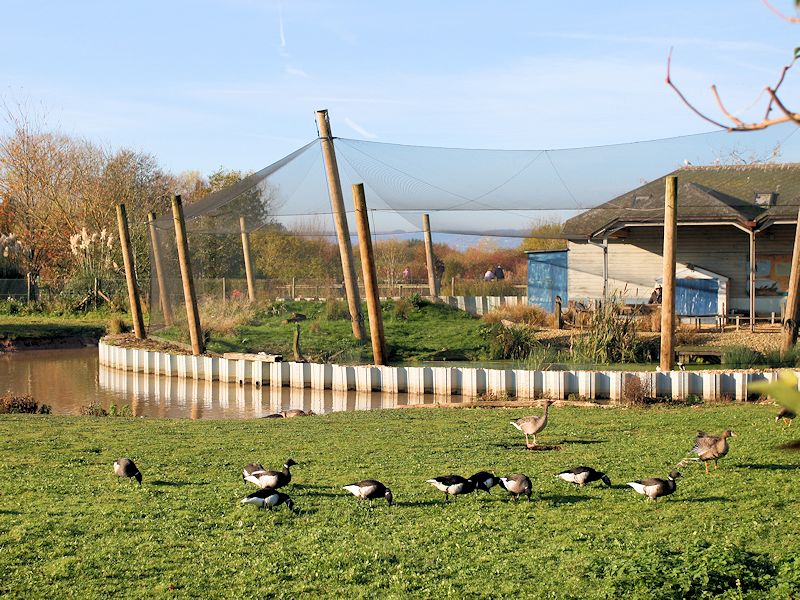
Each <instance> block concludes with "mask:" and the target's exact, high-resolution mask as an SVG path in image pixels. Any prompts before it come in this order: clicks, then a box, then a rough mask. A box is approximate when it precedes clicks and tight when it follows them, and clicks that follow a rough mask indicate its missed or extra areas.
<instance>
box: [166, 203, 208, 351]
mask: <svg viewBox="0 0 800 600" xmlns="http://www.w3.org/2000/svg"><path fill="white" fill-rule="evenodd" d="M172 217H173V219H174V221H175V245H176V246H177V248H178V263H179V264H180V266H181V281H182V283H183V298H184V302H185V304H186V318H187V321H188V325H189V337H190V338H191V341H192V354H194V355H195V356H199V355H200V354H202V353H203V352H205V344H204V342H203V335H202V331H201V329H200V312H199V311H198V309H197V296H196V295H195V292H194V280H193V279H192V265H191V262H190V261H189V239H188V238H187V236H186V222H185V221H184V218H183V205H182V204H181V197H180V196H178V195H176V196H175V197H174V198H173V199H172Z"/></svg>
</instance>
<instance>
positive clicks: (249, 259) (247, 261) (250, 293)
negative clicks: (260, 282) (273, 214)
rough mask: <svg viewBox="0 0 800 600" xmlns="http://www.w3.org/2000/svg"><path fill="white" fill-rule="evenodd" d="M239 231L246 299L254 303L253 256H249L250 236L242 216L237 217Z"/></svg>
mask: <svg viewBox="0 0 800 600" xmlns="http://www.w3.org/2000/svg"><path fill="white" fill-rule="evenodd" d="M239 230H240V231H241V232H242V254H243V255H244V273H245V275H246V276H247V298H248V299H249V300H250V302H255V301H256V281H255V277H254V275H253V256H252V255H251V254H250V235H249V234H248V233H247V223H246V222H245V220H244V215H242V216H240V217H239Z"/></svg>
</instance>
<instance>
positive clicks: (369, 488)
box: [342, 479, 394, 506]
mask: <svg viewBox="0 0 800 600" xmlns="http://www.w3.org/2000/svg"><path fill="white" fill-rule="evenodd" d="M342 489H343V490H347V491H348V492H350V493H351V494H353V496H355V497H356V498H361V500H369V503H370V506H372V501H373V500H375V499H377V498H386V502H387V503H388V504H389V506H391V505H392V504H393V503H394V497H393V496H392V490H390V489H389V488H388V487H386V486H385V485H383V484H382V483H381V482H380V481H377V480H375V479H364V480H362V481H357V482H356V483H351V484H349V485H345V486H344V487H342Z"/></svg>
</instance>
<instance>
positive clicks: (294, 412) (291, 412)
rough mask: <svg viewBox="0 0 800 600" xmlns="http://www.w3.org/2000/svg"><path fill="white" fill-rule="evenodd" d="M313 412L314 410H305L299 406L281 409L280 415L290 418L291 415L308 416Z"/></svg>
mask: <svg viewBox="0 0 800 600" xmlns="http://www.w3.org/2000/svg"><path fill="white" fill-rule="evenodd" d="M313 414H314V411H312V410H310V411H308V412H306V411H304V410H303V409H301V408H290V409H289V410H284V411H281V415H283V418H284V419H291V418H293V417H310V416H311V415H313Z"/></svg>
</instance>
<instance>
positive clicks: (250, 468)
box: [242, 463, 266, 486]
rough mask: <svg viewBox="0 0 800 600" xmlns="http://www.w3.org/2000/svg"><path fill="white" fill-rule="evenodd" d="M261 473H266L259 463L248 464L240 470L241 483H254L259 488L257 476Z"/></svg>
mask: <svg viewBox="0 0 800 600" xmlns="http://www.w3.org/2000/svg"><path fill="white" fill-rule="evenodd" d="M262 473H266V469H264V467H263V466H262V465H261V463H250V464H249V465H247V466H246V467H245V468H244V469H242V481H249V482H250V483H255V484H256V485H257V486H260V485H261V482H259V480H258V476H259V475H261V474H262Z"/></svg>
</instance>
